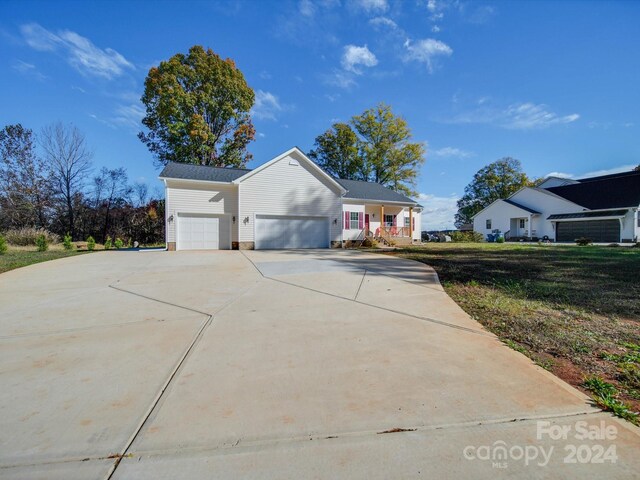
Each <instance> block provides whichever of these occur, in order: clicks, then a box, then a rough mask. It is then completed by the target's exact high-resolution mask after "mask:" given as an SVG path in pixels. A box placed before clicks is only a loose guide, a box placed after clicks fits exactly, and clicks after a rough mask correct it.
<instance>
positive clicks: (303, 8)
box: [298, 0, 317, 17]
mask: <svg viewBox="0 0 640 480" xmlns="http://www.w3.org/2000/svg"><path fill="white" fill-rule="evenodd" d="M316 10H317V8H316V6H315V5H314V3H313V2H312V1H311V0H300V2H299V3H298V11H299V12H300V15H302V16H303V17H313V16H314V15H315V14H316Z"/></svg>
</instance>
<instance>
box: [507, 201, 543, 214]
mask: <svg viewBox="0 0 640 480" xmlns="http://www.w3.org/2000/svg"><path fill="white" fill-rule="evenodd" d="M504 201H505V202H507V203H508V204H510V205H513V206H514V207H518V208H521V209H522V210H524V211H526V212H529V213H537V214H538V215H539V214H540V212H537V211H536V210H533V209H532V208H529V207H525V206H524V205H520V204H519V203H516V202H514V201H513V200H509V199H508V198H505V200H504Z"/></svg>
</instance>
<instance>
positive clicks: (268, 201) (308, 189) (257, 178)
mask: <svg viewBox="0 0 640 480" xmlns="http://www.w3.org/2000/svg"><path fill="white" fill-rule="evenodd" d="M295 155H296V154H295V153H294V154H291V155H288V156H286V157H284V158H282V159H280V160H278V161H277V162H275V163H273V164H272V165H270V166H268V167H267V168H265V169H264V170H262V171H260V172H258V173H256V174H255V175H253V176H251V177H249V178H247V179H246V180H244V181H242V182H241V183H240V185H239V198H240V209H239V215H238V218H239V222H238V225H239V241H240V242H254V241H255V240H254V234H255V233H254V232H255V220H256V215H279V216H314V217H325V218H328V220H329V224H330V228H331V231H330V236H331V240H332V241H340V239H341V233H342V219H341V217H340V215H341V206H340V205H341V204H340V191H339V190H338V188H337V187H336V186H333V185H330V183H329V181H328V179H326V178H324V177H323V176H321V174H320V173H319V172H318V171H316V170H315V169H314V168H313V167H312V166H310V165H308V164H307V162H306V161H304V159H303V158H295ZM292 160H293V162H292Z"/></svg>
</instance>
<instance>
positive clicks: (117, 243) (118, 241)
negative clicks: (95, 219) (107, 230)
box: [113, 238, 124, 250]
mask: <svg viewBox="0 0 640 480" xmlns="http://www.w3.org/2000/svg"><path fill="white" fill-rule="evenodd" d="M113 244H114V245H115V247H116V248H117V249H118V250H120V249H121V248H122V247H124V242H123V241H122V239H121V238H116V241H115V242H113Z"/></svg>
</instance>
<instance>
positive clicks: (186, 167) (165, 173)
mask: <svg viewBox="0 0 640 480" xmlns="http://www.w3.org/2000/svg"><path fill="white" fill-rule="evenodd" d="M250 171H251V170H249V169H246V168H221V167H208V166H203V165H191V164H187V163H174V162H169V163H167V165H166V166H165V167H164V168H163V169H162V172H160V178H179V179H181V180H202V181H205V182H233V181H234V180H235V179H236V178H240V177H241V176H243V175H245V174H246V173H248V172H250Z"/></svg>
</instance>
